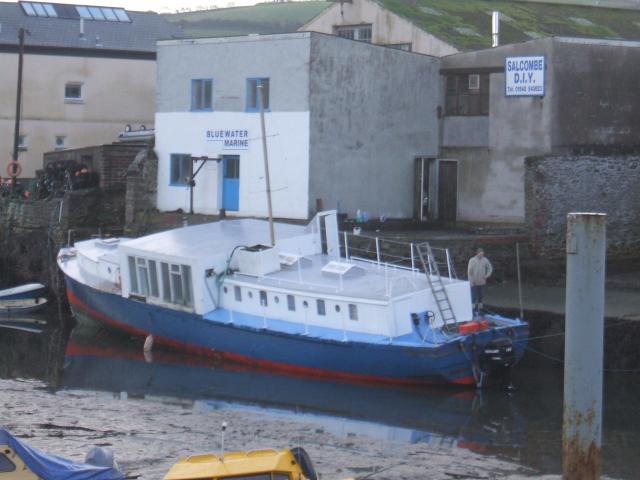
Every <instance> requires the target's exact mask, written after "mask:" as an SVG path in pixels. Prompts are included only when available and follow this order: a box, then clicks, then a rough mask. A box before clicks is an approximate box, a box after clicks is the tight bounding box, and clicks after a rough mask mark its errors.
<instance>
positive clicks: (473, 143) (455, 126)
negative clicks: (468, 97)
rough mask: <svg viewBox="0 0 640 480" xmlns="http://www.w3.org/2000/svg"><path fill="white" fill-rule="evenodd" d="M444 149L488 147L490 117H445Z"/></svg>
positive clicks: (443, 122)
mask: <svg viewBox="0 0 640 480" xmlns="http://www.w3.org/2000/svg"><path fill="white" fill-rule="evenodd" d="M441 142H442V143H441V145H442V146H443V147H449V146H451V147H488V146H489V117H488V116H486V117H485V116H482V117H481V116H478V117H444V118H443V119H442V140H441Z"/></svg>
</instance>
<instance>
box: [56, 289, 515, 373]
mask: <svg viewBox="0 0 640 480" xmlns="http://www.w3.org/2000/svg"><path fill="white" fill-rule="evenodd" d="M67 295H68V298H69V303H70V305H71V307H72V309H73V310H74V312H75V313H76V316H78V317H80V318H81V317H83V316H88V317H91V318H92V319H94V320H98V321H99V322H101V323H104V324H106V325H108V326H110V327H113V328H116V329H119V330H122V331H125V332H128V333H131V334H134V335H137V336H146V335H148V334H153V336H154V340H155V342H157V343H161V344H165V345H168V346H170V347H173V348H177V349H180V350H183V351H187V352H190V353H195V354H200V355H207V356H213V357H219V358H220V360H226V361H232V362H239V363H244V364H249V365H252V366H253V367H257V368H263V369H268V370H273V371H280V372H285V373H289V374H299V375H305V376H307V375H311V376H317V377H325V378H332V379H343V380H349V381H363V382H386V383H405V384H433V383H455V384H462V385H474V384H475V383H476V382H475V378H474V372H473V368H474V364H477V362H475V363H474V359H473V358H471V357H472V354H473V353H472V352H475V351H480V350H481V347H482V346H483V345H484V344H486V343H488V342H489V341H491V340H493V339H495V338H499V337H500V336H507V335H510V336H511V337H512V339H513V341H514V347H515V353H516V358H518V359H519V358H520V357H521V356H522V354H523V352H524V347H525V345H526V338H527V335H528V325H527V324H526V323H521V324H519V325H517V326H515V327H514V328H508V329H493V330H486V331H483V332H478V333H475V334H473V335H467V336H463V337H459V338H458V339H455V340H452V341H450V342H448V343H443V344H440V345H437V346H426V345H419V344H414V345H406V344H404V345H400V344H396V343H393V342H392V343H388V342H378V343H368V342H358V341H340V340H327V339H318V338H314V337H311V336H305V335H301V334H290V333H283V332H275V331H271V330H268V329H263V328H251V327H247V326H239V325H236V324H230V323H224V322H220V321H212V320H209V319H206V318H204V317H203V316H201V315H197V314H193V313H188V312H181V311H176V310H171V309H167V308H163V307H158V306H155V305H149V304H146V303H144V302H139V301H136V300H132V299H126V298H123V297H121V296H119V295H115V294H111V293H106V292H102V291H99V290H96V289H93V288H91V287H89V286H87V285H83V284H81V283H79V282H77V281H75V280H74V279H72V278H70V277H67Z"/></svg>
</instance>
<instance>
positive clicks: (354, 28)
mask: <svg viewBox="0 0 640 480" xmlns="http://www.w3.org/2000/svg"><path fill="white" fill-rule="evenodd" d="M364 31H368V32H369V33H368V35H367V38H362V32H364ZM333 32H334V35H336V36H338V37H340V38H346V39H347V40H354V41H356V42H363V43H373V24H372V23H363V24H358V25H334V26H333ZM341 33H347V35H341ZM349 34H350V35H349Z"/></svg>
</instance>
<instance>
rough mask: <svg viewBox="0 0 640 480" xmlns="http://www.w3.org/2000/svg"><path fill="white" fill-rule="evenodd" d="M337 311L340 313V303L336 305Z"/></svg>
mask: <svg viewBox="0 0 640 480" xmlns="http://www.w3.org/2000/svg"><path fill="white" fill-rule="evenodd" d="M336 313H340V305H336Z"/></svg>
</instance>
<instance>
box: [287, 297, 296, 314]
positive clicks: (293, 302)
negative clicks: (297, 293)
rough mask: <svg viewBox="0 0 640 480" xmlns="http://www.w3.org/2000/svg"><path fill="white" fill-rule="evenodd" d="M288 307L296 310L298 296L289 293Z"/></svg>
mask: <svg viewBox="0 0 640 480" xmlns="http://www.w3.org/2000/svg"><path fill="white" fill-rule="evenodd" d="M287 307H288V308H289V310H290V311H292V312H295V311H296V297H294V296H293V295H287Z"/></svg>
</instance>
